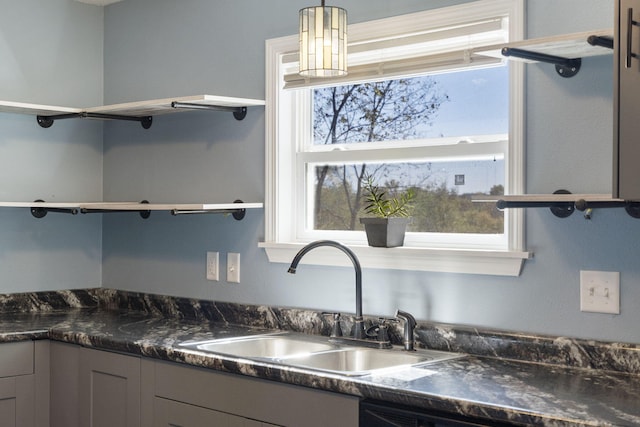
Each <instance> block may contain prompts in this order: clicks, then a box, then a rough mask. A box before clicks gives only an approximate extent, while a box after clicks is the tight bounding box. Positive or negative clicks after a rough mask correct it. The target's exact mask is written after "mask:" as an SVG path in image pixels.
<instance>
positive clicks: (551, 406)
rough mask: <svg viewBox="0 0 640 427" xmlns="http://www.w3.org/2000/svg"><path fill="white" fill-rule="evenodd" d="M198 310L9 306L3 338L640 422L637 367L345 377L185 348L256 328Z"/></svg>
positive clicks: (388, 392) (517, 412)
mask: <svg viewBox="0 0 640 427" xmlns="http://www.w3.org/2000/svg"><path fill="white" fill-rule="evenodd" d="M0 302H1V301H0ZM138 308H139V307H138ZM203 309H206V307H204V308H203ZM260 313H262V314H264V312H263V311H260ZM253 314H254V315H255V313H253ZM188 317H189V316H183V315H181V316H177V317H173V316H168V315H167V313H166V312H165V313H159V312H157V311H154V310H148V309H145V310H137V309H133V307H126V308H125V309H122V308H120V309H116V310H114V309H113V308H98V307H93V308H65V309H64V310H53V311H41V310H39V311H34V312H31V313H15V312H6V313H2V312H0V342H10V341H18V340H28V339H52V340H57V341H63V342H68V343H74V344H80V345H83V346H87V347H93V348H98V349H104V350H111V351H119V352H125V353H129V354H133V355H140V356H144V357H150V358H154V359H160V360H166V361H172V362H178V363H183V364H189V365H193V366H199V367H205V368H209V369H215V370H219V371H224V372H230V373H235V374H240V375H248V376H252V377H258V378H264V379H268V380H274V381H280V382H284V383H289V384H294V385H301V386H306V387H312V388H316V389H322V390H328V391H334V392H338V393H344V394H349V395H354V396H358V397H363V398H370V399H375V400H380V401H385V402H389V403H396V404H403V405H407V406H411V407H414V408H424V409H428V410H438V411H447V412H451V413H456V414H462V415H466V416H473V417H481V418H484V419H489V420H500V421H506V422H513V423H516V424H518V425H553V426H556V425H557V426H560V425H563V426H565V425H567V426H568V425H570V426H583V425H584V426H591V425H594V426H595V425H603V426H606V425H616V426H632V425H640V376H639V375H637V374H636V373H622V372H613V371H611V370H601V369H585V368H576V367H566V366H560V365H552V364H546V363H531V362H524V361H516V360H507V359H503V358H499V357H486V356H468V357H464V358H461V359H453V360H448V361H444V362H439V363H437V364H433V365H426V366H424V367H418V368H416V367H412V368H404V369H400V370H394V371H392V372H387V373H386V374H384V375H367V376H360V377H345V376H341V375H335V374H329V373H319V372H314V371H311V370H305V369H301V368H292V367H285V366H282V365H277V364H274V363H266V362H260V361H255V362H252V361H248V360H246V359H236V358H233V357H225V356H222V355H220V356H217V355H210V354H209V355H208V354H206V353H202V352H198V351H192V350H185V349H184V348H183V347H180V346H179V344H180V343H181V342H184V341H186V340H198V339H207V338H212V337H221V336H225V337H228V336H236V335H243V334H248V333H252V328H255V327H256V325H255V324H247V326H233V325H231V324H230V323H229V322H226V323H225V322H220V321H219V320H218V321H213V320H209V319H202V318H197V316H196V318H188ZM223 317H224V316H223ZM303 317H304V316H303ZM320 317H321V316H320ZM307 320H308V319H307ZM280 326H282V325H280Z"/></svg>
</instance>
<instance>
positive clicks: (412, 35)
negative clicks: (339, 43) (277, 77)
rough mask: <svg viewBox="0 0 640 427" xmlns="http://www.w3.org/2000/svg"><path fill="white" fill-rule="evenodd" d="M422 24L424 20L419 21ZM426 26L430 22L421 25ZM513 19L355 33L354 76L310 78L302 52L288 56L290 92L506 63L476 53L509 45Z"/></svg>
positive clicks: (351, 61)
mask: <svg viewBox="0 0 640 427" xmlns="http://www.w3.org/2000/svg"><path fill="white" fill-rule="evenodd" d="M416 21H420V20H419V19H416ZM421 25H422V26H424V23H423V22H422V24H421ZM508 29H509V23H508V17H505V16H488V17H482V18H481V19H479V20H477V21H474V22H471V23H464V24H455V23H452V24H450V25H444V26H439V27H438V28H431V29H428V30H424V29H422V30H417V29H416V31H410V32H403V33H400V34H398V33H392V32H390V31H388V32H387V34H385V29H384V28H382V29H381V30H380V31H379V32H376V34H375V37H373V38H372V36H371V34H368V35H359V34H358V32H357V31H355V33H356V34H355V35H352V34H350V36H349V40H350V42H349V46H348V64H349V65H348V72H349V73H348V75H346V76H343V77H335V78H306V77H302V76H300V75H299V74H298V52H297V51H295V52H288V53H286V54H284V55H283V56H282V64H283V69H284V82H285V86H284V87H285V89H296V88H302V87H320V86H333V85H336V84H347V83H352V82H358V83H362V82H364V81H372V80H381V79H389V78H392V77H396V76H404V77H406V76H411V75H414V74H415V75H417V74H424V73H425V70H428V71H429V72H436V71H438V70H440V69H447V70H451V69H455V68H465V67H468V66H473V67H479V66H483V65H492V64H495V63H497V62H499V61H500V60H499V59H497V58H492V57H488V56H485V55H479V54H476V53H474V49H476V48H480V47H482V48H483V49H482V50H486V47H487V46H493V45H499V44H503V43H505V42H507V41H508V37H509V31H508Z"/></svg>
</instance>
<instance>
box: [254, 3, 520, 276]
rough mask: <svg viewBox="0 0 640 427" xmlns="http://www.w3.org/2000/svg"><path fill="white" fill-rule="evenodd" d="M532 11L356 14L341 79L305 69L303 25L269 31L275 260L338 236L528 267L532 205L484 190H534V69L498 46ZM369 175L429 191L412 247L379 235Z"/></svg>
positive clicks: (459, 262) (390, 264) (483, 264)
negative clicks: (526, 171)
mask: <svg viewBox="0 0 640 427" xmlns="http://www.w3.org/2000/svg"><path fill="white" fill-rule="evenodd" d="M522 13H523V12H522V2H521V0H483V1H478V2H472V3H468V4H464V5H461V6H453V7H448V8H442V9H435V10H432V11H426V12H420V13H415V14H410V15H404V16H400V17H395V18H388V19H384V20H380V21H373V22H368V23H362V24H356V25H351V26H350V27H349V37H350V43H349V59H348V60H349V75H348V76H346V77H340V78H336V79H320V80H314V79H312V80H305V79H303V78H302V77H300V76H298V75H297V62H296V61H297V36H292V37H286V38H281V39H275V40H269V41H268V42H267V106H268V108H267V203H266V205H267V210H266V236H265V242H264V243H263V244H261V246H263V247H265V248H266V250H267V253H268V255H269V259H270V260H272V261H276V262H288V261H290V260H291V258H292V257H293V255H294V254H295V250H296V249H298V248H299V247H301V246H302V245H303V244H305V243H308V242H311V241H313V240H317V239H335V240H340V241H342V242H344V243H346V244H349V245H350V246H351V247H352V248H354V250H355V251H356V253H357V254H358V256H359V257H360V259H361V262H362V263H363V265H365V266H373V267H383V268H401V269H415V270H432V271H463V272H470V273H471V272H473V273H491V274H512V275H514V274H515V275H517V274H519V270H520V266H521V263H522V259H524V258H527V257H528V254H527V253H525V252H521V251H522V245H523V242H522V226H523V224H522V218H521V213H519V212H514V211H513V210H512V211H506V212H504V213H503V212H498V211H496V210H495V208H494V206H493V204H490V203H474V202H472V201H471V198H472V196H473V195H474V194H494V195H495V194H502V192H504V191H506V192H508V193H517V192H521V191H522V188H521V187H522V175H523V167H522V160H523V159H522V119H521V117H522V109H523V106H522V97H521V93H522V69H521V66H520V65H517V64H513V63H507V62H506V61H504V60H502V59H501V58H495V57H494V56H492V55H490V54H487V53H486V51H488V50H491V49H490V48H489V47H490V46H492V47H493V49H496V46H499V45H500V44H504V43H505V42H507V41H509V40H514V39H517V38H519V37H521V32H522V21H523V16H522ZM481 52H482V53H481ZM367 176H372V177H373V178H374V179H376V181H377V182H378V183H379V184H381V185H383V186H385V187H386V188H387V191H388V192H389V193H394V192H398V191H401V190H403V189H407V188H411V189H412V191H413V192H414V193H415V194H416V198H415V200H414V202H413V204H414V212H413V217H414V220H413V223H412V225H411V227H410V229H409V232H408V234H407V237H406V239H405V246H404V247H402V248H394V249H383V250H380V249H378V250H375V249H372V248H367V247H366V237H365V235H364V232H363V231H362V229H361V227H360V225H359V223H358V218H359V217H360V216H361V215H362V208H363V207H362V203H361V200H362V198H361V192H362V184H363V180H364V179H365V178H366V177H367ZM335 261H336V260H333V259H327V258H324V257H322V256H321V257H318V259H317V261H316V262H318V263H322V264H325V263H326V264H333V263H334V262H335Z"/></svg>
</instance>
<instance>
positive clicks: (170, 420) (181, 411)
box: [153, 397, 273, 427]
mask: <svg viewBox="0 0 640 427" xmlns="http://www.w3.org/2000/svg"><path fill="white" fill-rule="evenodd" d="M153 426H154V427H200V426H224V427H268V426H273V424H267V423H263V422H260V421H255V420H250V419H248V418H244V417H239V416H237V415H231V414H227V413H224V412H220V411H214V410H212V409H207V408H201V407H200V406H194V405H188V404H186V403H181V402H175V401H173V400H169V399H163V398H161V397H156V398H155V399H154V419H153Z"/></svg>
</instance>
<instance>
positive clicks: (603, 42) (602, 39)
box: [587, 36, 613, 49]
mask: <svg viewBox="0 0 640 427" xmlns="http://www.w3.org/2000/svg"><path fill="white" fill-rule="evenodd" d="M587 43H589V44H590V45H591V46H600V47H606V48H607V49H613V38H612V37H608V36H589V37H588V38H587Z"/></svg>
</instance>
